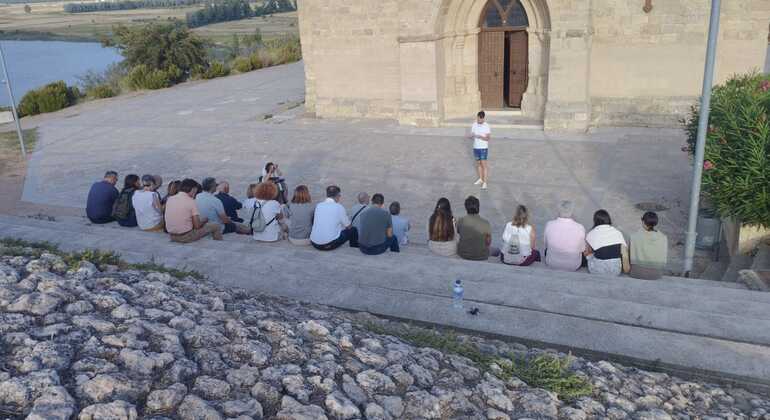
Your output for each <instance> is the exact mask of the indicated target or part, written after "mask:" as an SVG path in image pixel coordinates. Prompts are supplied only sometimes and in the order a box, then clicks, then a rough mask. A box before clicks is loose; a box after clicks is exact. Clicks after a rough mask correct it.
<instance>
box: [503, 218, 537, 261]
mask: <svg viewBox="0 0 770 420" xmlns="http://www.w3.org/2000/svg"><path fill="white" fill-rule="evenodd" d="M531 234H532V226H530V225H526V226H524V227H518V226H514V225H513V223H511V222H508V223H506V225H505V230H504V231H503V243H504V244H506V245H508V244H509V243H510V242H511V238H513V237H514V235H516V236H518V238H519V255H521V256H522V257H529V256H530V255H531V254H532V244H531V243H530V240H529V238H530V235H531ZM503 251H506V252H507V250H503Z"/></svg>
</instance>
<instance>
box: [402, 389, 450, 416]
mask: <svg viewBox="0 0 770 420" xmlns="http://www.w3.org/2000/svg"><path fill="white" fill-rule="evenodd" d="M405 398H406V399H405V404H404V414H405V417H408V418H424V419H438V418H441V405H440V404H439V400H438V398H436V397H434V396H433V395H431V394H429V393H428V392H427V391H422V390H421V391H414V392H408V393H407V394H406V397H405Z"/></svg>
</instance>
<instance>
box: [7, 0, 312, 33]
mask: <svg viewBox="0 0 770 420" xmlns="http://www.w3.org/2000/svg"><path fill="white" fill-rule="evenodd" d="M30 6H31V7H32V13H25V12H24V5H23V4H14V5H0V31H3V32H5V33H9V32H14V31H18V32H20V33H21V34H22V35H23V34H28V36H26V37H25V38H26V39H33V38H40V39H45V38H67V39H83V40H85V39H92V40H98V39H99V38H100V37H101V36H104V35H108V34H110V33H111V31H112V27H113V25H117V24H119V23H122V24H125V25H137V24H143V23H147V22H165V21H168V20H171V19H174V18H177V19H181V20H184V18H185V14H186V13H187V12H190V11H194V10H197V9H198V8H200V7H201V6H190V7H180V8H174V9H136V10H118V11H109V12H93V13H64V10H63V7H64V2H61V1H58V2H46V3H34V4H30ZM256 28H259V29H260V30H261V31H262V35H263V37H265V38H271V37H275V36H279V35H283V34H297V33H298V29H297V13H296V12H292V13H281V14H276V15H273V16H267V17H264V18H263V17H257V18H252V19H245V20H239V21H232V22H223V23H217V24H214V25H208V26H203V27H200V28H196V29H194V32H196V33H199V34H200V35H201V36H203V37H205V38H207V39H211V40H212V41H214V42H224V41H226V40H229V39H230V38H231V37H232V34H234V33H237V34H247V33H253V32H254V30H255V29H256ZM6 37H7V35H6Z"/></svg>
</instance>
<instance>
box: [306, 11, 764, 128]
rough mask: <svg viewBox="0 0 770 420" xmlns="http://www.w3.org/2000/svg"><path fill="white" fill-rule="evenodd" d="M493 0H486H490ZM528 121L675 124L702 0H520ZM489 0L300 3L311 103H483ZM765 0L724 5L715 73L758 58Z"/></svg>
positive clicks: (391, 107)
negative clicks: (482, 54) (483, 34)
mask: <svg viewBox="0 0 770 420" xmlns="http://www.w3.org/2000/svg"><path fill="white" fill-rule="evenodd" d="M489 1H491V0H489ZM520 1H521V4H522V7H523V8H524V10H525V11H526V13H527V15H528V18H529V26H528V27H527V28H526V30H527V32H528V34H529V58H528V79H529V84H528V87H527V91H526V93H525V95H524V100H523V103H522V112H523V115H524V117H526V118H534V119H544V126H545V128H546V130H561V129H568V130H585V129H586V128H588V127H595V126H607V125H621V126H654V127H659V126H666V127H671V126H676V125H677V124H678V120H679V118H681V117H682V116H683V114H684V113H685V112H686V111H687V109H688V107H689V104H688V103H687V102H694V101H695V99H696V98H697V97H699V95H700V87H701V80H702V72H703V70H702V69H703V63H704V60H705V46H706V32H707V25H708V15H709V1H708V0H665V1H661V0H653V2H652V5H653V8H652V10H650V11H649V13H646V12H645V11H644V10H643V8H642V6H643V2H642V1H628V0H592V1H589V0H520ZM486 4H487V0H430V1H416V0H361V1H357V2H349V1H346V0H318V1H310V0H304V1H300V2H299V14H300V32H301V36H302V43H303V53H304V55H305V60H306V85H307V94H308V98H307V106H308V110H309V111H311V112H315V113H316V115H318V116H321V117H357V118H358V117H364V118H387V119H396V120H398V121H399V122H400V123H401V124H407V125H418V126H435V125H437V124H440V123H441V122H442V121H447V120H451V119H456V118H462V117H466V116H468V115H473V113H474V112H475V111H477V110H478V109H479V108H487V107H488V106H487V105H485V104H484V103H483V101H482V99H481V97H480V90H479V86H480V83H481V81H480V80H479V77H480V76H479V72H478V60H479V48H478V47H479V36H478V34H479V31H480V27H479V25H480V22H481V14H482V11H483V10H484V7H485V6H486ZM768 23H770V8H769V7H768V6H767V1H765V0H746V1H742V2H728V3H725V4H724V5H723V10H722V26H721V32H720V45H719V51H718V58H717V62H718V68H717V81H722V80H725V78H727V77H728V76H730V75H732V74H734V73H742V72H747V71H751V70H753V69H759V70H761V69H762V68H763V66H764V61H765V54H766V48H767V35H768Z"/></svg>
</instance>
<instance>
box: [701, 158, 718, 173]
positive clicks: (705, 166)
mask: <svg viewBox="0 0 770 420" xmlns="http://www.w3.org/2000/svg"><path fill="white" fill-rule="evenodd" d="M714 168H716V165H714V163H713V162H711V161H710V160H707V161H705V162H703V169H705V170H707V171H708V170H709V169H714Z"/></svg>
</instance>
